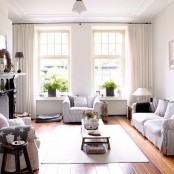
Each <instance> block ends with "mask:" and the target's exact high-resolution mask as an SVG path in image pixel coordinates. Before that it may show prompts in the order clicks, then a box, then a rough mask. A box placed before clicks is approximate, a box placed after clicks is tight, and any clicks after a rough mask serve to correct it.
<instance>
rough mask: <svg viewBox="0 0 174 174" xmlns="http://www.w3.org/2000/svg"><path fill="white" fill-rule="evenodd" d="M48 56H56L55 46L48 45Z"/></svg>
mask: <svg viewBox="0 0 174 174" xmlns="http://www.w3.org/2000/svg"><path fill="white" fill-rule="evenodd" d="M48 55H52V56H53V55H54V45H48Z"/></svg>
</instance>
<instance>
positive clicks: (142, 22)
mask: <svg viewBox="0 0 174 174" xmlns="http://www.w3.org/2000/svg"><path fill="white" fill-rule="evenodd" d="M21 24H42V25H43V24H152V23H151V22H54V23H52V22H50V23H49V22H48V23H42V22H41V23H18V22H17V23H12V25H21Z"/></svg>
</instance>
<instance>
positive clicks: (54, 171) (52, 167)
mask: <svg viewBox="0 0 174 174" xmlns="http://www.w3.org/2000/svg"><path fill="white" fill-rule="evenodd" d="M58 167H59V166H58V165H57V164H49V165H47V166H46V169H45V172H44V174H50V173H51V174H58Z"/></svg>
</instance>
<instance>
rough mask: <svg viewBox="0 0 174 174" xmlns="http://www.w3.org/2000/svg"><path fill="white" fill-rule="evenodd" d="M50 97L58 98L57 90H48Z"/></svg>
mask: <svg viewBox="0 0 174 174" xmlns="http://www.w3.org/2000/svg"><path fill="white" fill-rule="evenodd" d="M48 97H56V90H51V89H48Z"/></svg>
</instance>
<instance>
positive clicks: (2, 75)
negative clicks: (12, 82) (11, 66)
mask: <svg viewBox="0 0 174 174" xmlns="http://www.w3.org/2000/svg"><path fill="white" fill-rule="evenodd" d="M22 75H26V73H16V72H7V73H0V78H12V77H13V76H15V78H17V77H18V76H22Z"/></svg>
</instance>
